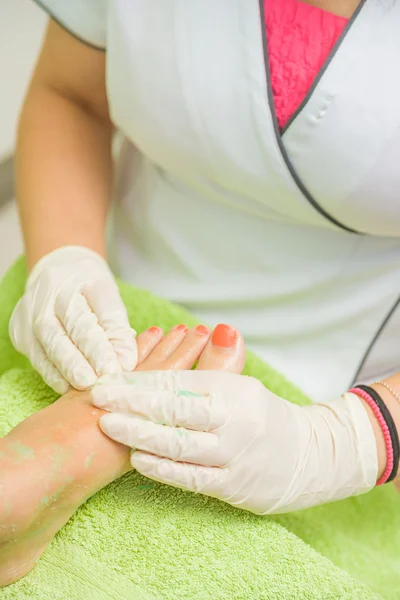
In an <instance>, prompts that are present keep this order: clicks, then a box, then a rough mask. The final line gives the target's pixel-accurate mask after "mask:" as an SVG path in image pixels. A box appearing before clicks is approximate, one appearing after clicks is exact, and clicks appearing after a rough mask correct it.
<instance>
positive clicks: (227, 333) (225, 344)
mask: <svg viewBox="0 0 400 600" xmlns="http://www.w3.org/2000/svg"><path fill="white" fill-rule="evenodd" d="M237 337H238V334H237V331H236V329H234V328H233V327H230V326H229V325H217V326H216V328H215V329H214V333H213V334H212V338H211V339H212V343H213V344H214V346H218V348H233V346H234V345H235V343H236V340H237Z"/></svg>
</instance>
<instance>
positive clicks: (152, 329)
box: [147, 327, 161, 335]
mask: <svg viewBox="0 0 400 600" xmlns="http://www.w3.org/2000/svg"><path fill="white" fill-rule="evenodd" d="M147 331H148V332H149V333H152V334H153V335H156V334H158V333H161V329H160V328H159V327H150V329H148V330H147Z"/></svg>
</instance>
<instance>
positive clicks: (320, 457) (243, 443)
mask: <svg viewBox="0 0 400 600" xmlns="http://www.w3.org/2000/svg"><path fill="white" fill-rule="evenodd" d="M98 383H99V384H100V383H101V384H102V385H96V386H95V387H94V388H93V390H92V396H93V403H94V405H95V406H97V407H99V408H102V409H105V410H107V411H112V413H113V414H109V415H104V416H103V417H102V418H101V420H100V426H101V428H102V430H103V432H104V433H105V434H106V435H108V436H109V437H111V438H112V439H113V440H115V441H117V442H120V443H122V444H125V445H127V446H130V447H132V448H134V449H135V452H133V453H132V457H131V463H132V465H133V467H135V468H136V469H137V470H138V471H139V472H140V473H142V474H143V475H145V476H147V477H150V478H151V479H155V480H157V481H161V482H163V483H167V484H171V485H174V486H178V487H180V488H183V489H186V490H191V491H194V492H199V493H202V494H206V495H208V496H213V497H215V498H219V499H220V500H223V501H225V502H228V503H229V504H232V505H234V506H236V507H239V508H243V509H246V510H249V511H252V512H254V513H257V514H270V513H284V512H290V511H294V510H298V509H302V508H306V507H310V506H313V505H316V504H322V503H325V502H330V501H332V500H339V499H341V498H346V497H348V496H352V495H356V494H361V493H363V492H367V491H368V490H370V489H371V488H372V487H373V486H374V485H375V484H376V480H377V474H378V461H377V449H376V443H375V437H374V434H373V431H372V427H371V424H370V422H369V419H368V416H367V412H366V410H365V409H364V407H363V405H362V403H361V401H360V400H359V398H358V397H357V396H354V395H352V394H345V395H344V396H343V397H342V398H339V399H338V400H335V401H334V402H332V403H330V404H327V405H319V404H315V405H313V406H307V407H299V406H296V405H294V404H291V403H290V402H287V401H286V400H283V399H282V398H279V397H277V396H275V395H274V394H272V393H271V392H269V391H268V390H267V389H266V388H265V387H264V386H263V385H262V384H261V383H260V382H259V381H258V380H256V379H253V378H250V377H244V376H242V375H235V374H232V373H227V372H221V371H182V372H172V371H169V372H168V371H153V372H138V373H132V374H130V375H126V376H122V377H121V376H116V377H105V378H102V379H100V380H99V381H98Z"/></svg>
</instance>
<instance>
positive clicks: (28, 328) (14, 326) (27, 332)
mask: <svg viewBox="0 0 400 600" xmlns="http://www.w3.org/2000/svg"><path fill="white" fill-rule="evenodd" d="M9 334H10V338H11V341H12V344H13V346H14V348H15V349H16V350H17V352H20V353H21V354H24V355H25V356H26V357H27V358H28V359H29V361H30V363H31V365H32V367H33V368H34V369H35V371H37V372H38V373H39V374H40V375H41V377H42V378H43V381H44V382H45V383H46V384H47V385H48V386H49V387H50V388H52V389H53V390H54V391H55V392H57V393H58V394H66V393H67V392H68V391H69V390H70V387H71V386H70V385H69V383H68V381H66V380H65V379H64V377H63V376H62V375H61V373H60V371H59V370H58V369H57V368H56V367H55V366H54V365H53V364H52V362H51V361H50V360H49V359H48V357H47V356H46V353H45V352H44V350H43V348H42V346H41V345H40V343H39V342H38V341H37V339H36V338H35V336H34V333H33V330H32V322H31V319H30V314H29V310H28V308H27V306H26V305H25V303H24V299H21V300H20V301H19V302H18V304H17V306H16V308H15V309H14V312H13V314H12V317H11V320H10V324H9Z"/></svg>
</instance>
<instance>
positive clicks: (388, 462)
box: [349, 387, 394, 486]
mask: <svg viewBox="0 0 400 600" xmlns="http://www.w3.org/2000/svg"><path fill="white" fill-rule="evenodd" d="M349 392H350V393H351V394H356V396H359V397H360V398H362V399H363V400H365V402H366V403H367V404H368V406H369V407H370V408H371V410H372V412H373V413H374V417H375V418H376V420H377V421H378V423H379V427H380V428H381V430H382V433H383V437H384V440H385V447H386V455H387V459H386V468H385V471H384V472H383V474H382V476H381V477H380V478H379V479H378V481H377V482H376V485H377V486H378V485H382V484H384V483H386V481H387V480H388V479H389V477H390V475H391V473H392V470H393V464H394V458H393V444H392V439H391V436H390V432H389V428H388V426H387V424H386V421H385V419H384V418H383V416H382V413H381V411H380V410H379V407H378V405H377V404H376V402H374V400H373V399H372V397H371V396H370V395H369V394H368V393H367V392H365V391H364V390H362V389H361V388H359V387H355V388H352V389H351V390H349Z"/></svg>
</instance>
